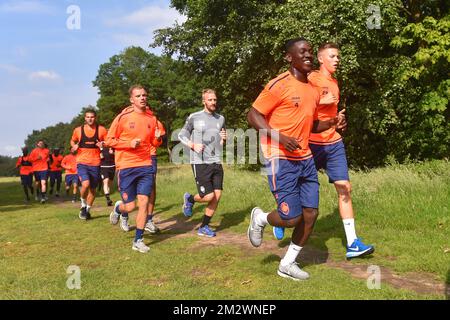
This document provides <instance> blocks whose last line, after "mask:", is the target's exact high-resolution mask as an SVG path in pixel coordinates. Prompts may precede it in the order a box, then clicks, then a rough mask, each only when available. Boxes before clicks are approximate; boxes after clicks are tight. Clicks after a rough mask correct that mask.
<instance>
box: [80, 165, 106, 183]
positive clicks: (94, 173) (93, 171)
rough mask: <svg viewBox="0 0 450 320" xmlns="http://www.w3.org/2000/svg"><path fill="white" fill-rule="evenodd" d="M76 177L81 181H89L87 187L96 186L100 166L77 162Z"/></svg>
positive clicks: (99, 178) (98, 179) (98, 180)
mask: <svg viewBox="0 0 450 320" xmlns="http://www.w3.org/2000/svg"><path fill="white" fill-rule="evenodd" d="M77 172H78V177H79V179H80V181H81V182H83V181H89V187H90V188H91V189H95V188H97V186H98V184H99V182H100V180H101V177H100V166H88V165H85V164H81V163H78V164H77Z"/></svg>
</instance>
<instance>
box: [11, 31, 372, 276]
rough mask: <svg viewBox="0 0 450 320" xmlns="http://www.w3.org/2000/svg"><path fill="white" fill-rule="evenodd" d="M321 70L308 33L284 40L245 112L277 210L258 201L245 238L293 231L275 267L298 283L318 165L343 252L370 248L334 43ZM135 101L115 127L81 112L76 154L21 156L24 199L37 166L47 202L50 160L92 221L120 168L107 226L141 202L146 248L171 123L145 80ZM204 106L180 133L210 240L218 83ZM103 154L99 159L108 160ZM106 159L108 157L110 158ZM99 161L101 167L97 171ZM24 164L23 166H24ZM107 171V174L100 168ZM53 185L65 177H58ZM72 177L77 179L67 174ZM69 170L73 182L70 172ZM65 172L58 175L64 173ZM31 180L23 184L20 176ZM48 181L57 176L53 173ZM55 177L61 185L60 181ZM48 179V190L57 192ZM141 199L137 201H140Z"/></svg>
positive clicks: (186, 208) (220, 122)
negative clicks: (350, 160)
mask: <svg viewBox="0 0 450 320" xmlns="http://www.w3.org/2000/svg"><path fill="white" fill-rule="evenodd" d="M317 58H318V61H319V63H320V69H319V70H316V71H313V69H312V67H313V60H314V56H313V49H312V46H311V45H310V44H309V42H308V41H307V40H305V39H303V38H296V39H291V40H289V41H288V42H287V44H286V60H287V61H288V62H289V64H290V67H289V70H288V71H286V72H284V73H282V74H280V75H279V76H277V77H276V78H274V79H272V80H271V81H269V83H268V84H267V85H266V86H265V88H264V90H263V91H262V92H261V93H260V94H259V96H258V97H257V99H256V100H255V101H254V103H253V105H252V108H251V109H250V111H249V112H248V114H247V120H248V123H249V124H250V125H251V126H252V127H253V128H255V129H256V130H259V131H260V132H266V134H261V135H260V145H261V149H262V152H263V154H264V158H265V159H266V163H265V168H266V170H267V177H268V183H269V187H270V190H271V192H272V194H273V196H274V198H275V201H276V203H277V209H276V210H273V211H271V212H264V211H263V210H262V209H261V208H258V207H257V208H254V209H253V210H252V211H251V213H250V224H249V227H248V232H247V235H248V238H249V240H250V243H251V244H252V245H253V246H255V247H259V246H260V245H261V244H262V240H263V233H264V228H265V227H266V226H267V225H270V226H272V227H273V233H274V235H275V237H276V238H277V239H278V240H281V239H283V238H284V234H285V228H293V232H292V237H291V242H290V245H289V247H288V249H287V252H286V254H285V256H284V257H283V258H282V259H281V261H280V264H279V267H278V274H279V275H280V276H282V277H286V278H290V279H293V280H305V279H308V278H309V274H308V273H307V272H305V271H303V270H301V269H300V267H299V266H298V263H297V257H298V255H299V253H300V251H301V250H302V248H303V247H304V246H305V244H306V243H307V240H308V238H309V237H310V235H311V233H312V231H313V227H314V224H315V222H316V220H317V217H318V207H319V182H318V174H317V170H319V169H322V168H323V169H325V172H326V174H327V175H328V178H329V182H330V183H333V184H334V186H335V189H336V191H337V194H338V206H339V212H340V216H341V218H342V222H343V226H344V231H345V235H346V239H347V252H346V257H347V258H349V259H351V258H355V257H361V256H365V255H368V254H371V253H372V252H374V247H373V246H372V245H366V244H364V243H363V242H362V240H361V239H360V238H358V237H357V236H356V231H355V221H354V211H353V208H352V200H351V184H350V181H349V175H348V166H347V159H346V154H345V147H344V144H343V141H342V137H341V135H340V134H339V132H338V131H339V130H344V129H345V127H346V119H345V115H344V112H345V110H342V111H341V112H338V103H339V87H338V83H337V81H336V79H335V78H334V77H333V74H334V73H335V72H336V70H337V68H338V66H339V60H340V57H339V48H338V47H337V45H335V44H333V43H325V44H323V45H321V46H320V47H319V49H318V52H317ZM129 96H130V106H128V107H126V108H125V109H123V110H122V112H121V113H120V114H119V115H118V116H117V117H116V118H115V119H114V121H113V122H112V124H111V126H110V128H109V130H106V128H105V127H103V126H101V125H99V124H97V122H96V113H95V111H93V110H88V111H86V112H85V124H84V125H82V126H80V127H78V128H76V129H75V130H74V132H73V135H72V139H71V142H70V143H71V154H69V155H67V156H66V157H64V158H63V157H62V156H61V155H59V153H58V152H55V150H54V151H53V153H52V155H50V153H49V151H48V149H46V148H45V146H44V145H43V142H42V141H40V142H38V147H37V148H36V149H34V150H33V151H32V152H31V153H30V155H28V153H27V152H26V151H27V150H24V156H22V157H21V158H19V162H20V164H19V162H18V165H20V166H21V176H22V182H23V184H24V191H25V193H26V195H27V197H28V189H30V192H31V193H33V188H32V187H31V188H29V186H30V184H29V183H28V180H29V177H30V175H29V172H30V171H27V170H31V171H33V172H34V175H35V177H36V184H37V185H38V184H39V187H40V196H41V201H42V202H45V199H46V181H47V177H46V171H47V163H48V160H49V157H51V159H52V160H51V161H50V175H52V172H61V170H58V169H60V168H64V169H66V188H68V187H67V186H69V187H70V186H73V188H74V189H73V190H74V195H75V194H76V187H77V186H78V184H80V185H81V187H80V199H81V209H80V212H79V218H80V219H82V220H89V219H90V218H91V214H90V210H91V207H92V205H93V203H94V200H95V190H96V187H97V185H98V184H99V183H100V180H102V179H101V178H100V177H102V178H103V187H104V191H105V196H106V199H107V204H108V205H112V201H111V199H110V198H109V190H110V187H111V182H112V180H113V179H114V169H117V184H118V190H119V192H120V195H121V200H120V201H117V202H116V203H115V204H114V208H113V210H112V212H111V213H110V218H109V220H110V223H111V224H112V225H117V224H119V226H120V228H121V229H122V230H123V231H126V232H128V231H130V226H129V222H128V220H129V214H130V213H131V212H132V211H133V210H134V209H135V208H136V206H137V207H138V212H137V215H136V229H135V230H136V231H135V232H136V233H135V238H134V240H133V243H132V249H133V250H136V251H139V252H142V253H146V252H148V251H149V247H148V246H147V245H146V244H145V243H144V241H143V235H144V232H145V231H147V232H149V233H152V234H155V233H158V232H159V231H160V230H159V228H158V227H157V226H156V225H155V223H154V222H153V216H154V206H155V198H156V174H157V158H156V149H157V148H158V147H159V146H160V145H161V143H162V140H163V136H164V135H165V129H164V126H163V124H162V123H161V122H160V121H159V120H158V119H157V118H156V116H155V114H154V113H153V111H152V110H151V109H150V107H149V106H148V103H147V91H146V89H145V88H144V87H142V86H140V85H135V86H132V87H131V88H130V90H129ZM202 103H203V109H202V110H201V111H198V112H195V113H193V114H191V115H189V117H188V118H187V120H186V122H185V125H184V127H183V128H182V130H181V131H180V133H179V135H178V138H179V140H180V142H181V143H182V144H184V145H185V146H186V148H188V150H189V153H190V164H191V167H192V172H193V175H194V179H195V182H196V186H197V192H194V193H190V192H186V193H185V194H184V195H183V205H182V211H183V214H184V215H185V216H186V217H191V216H192V215H193V206H194V205H195V203H204V204H206V208H205V212H204V215H203V219H202V222H201V225H200V226H199V228H198V231H197V233H198V235H200V236H206V237H214V236H216V233H215V231H214V230H212V229H211V227H210V221H211V219H212V217H213V215H214V213H215V212H216V210H217V207H218V204H219V201H220V199H221V196H222V190H223V179H224V171H223V167H222V164H221V162H222V149H223V146H224V144H225V142H226V140H227V131H226V127H225V118H224V117H223V116H222V115H220V114H218V113H217V95H216V92H215V91H214V90H212V89H205V90H203V92H202ZM102 159H103V161H104V162H103V164H102ZM105 159H106V160H105ZM101 165H103V169H101ZM22 170H23V171H22ZM102 170H104V171H102ZM53 175H54V177H55V181H56V183H57V194H58V192H59V185H60V181H61V177H60V174H53ZM72 175H76V177H77V178H76V179H75V180H71V179H72V178H70V177H71V176H72ZM68 177H69V179H68ZM58 179H59V180H58ZM25 180H26V183H25V182H24V181H25ZM51 181H52V180H51ZM58 181H59V184H58ZM53 185H54V184H52V183H51V186H50V188H51V190H53ZM136 202H137V203H136Z"/></svg>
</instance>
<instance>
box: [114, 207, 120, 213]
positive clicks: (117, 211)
mask: <svg viewBox="0 0 450 320" xmlns="http://www.w3.org/2000/svg"><path fill="white" fill-rule="evenodd" d="M119 207H120V206H117V207H116V208H115V209H114V210H115V212H116V213H117V214H122V212H120V209H119Z"/></svg>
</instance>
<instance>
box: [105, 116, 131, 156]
mask: <svg viewBox="0 0 450 320" xmlns="http://www.w3.org/2000/svg"><path fill="white" fill-rule="evenodd" d="M119 118H120V115H119V116H117V117H116V118H115V119H114V121H113V123H112V124H111V127H110V128H109V131H108V134H107V135H106V140H105V144H106V146H107V147H111V148H114V149H116V150H124V149H131V141H128V140H123V139H119V137H120V133H121V132H122V127H121V125H120V122H119Z"/></svg>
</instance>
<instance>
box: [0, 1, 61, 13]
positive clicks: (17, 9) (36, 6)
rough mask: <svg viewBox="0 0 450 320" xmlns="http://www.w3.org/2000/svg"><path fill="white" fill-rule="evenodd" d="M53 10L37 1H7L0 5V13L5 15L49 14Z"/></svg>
mask: <svg viewBox="0 0 450 320" xmlns="http://www.w3.org/2000/svg"><path fill="white" fill-rule="evenodd" d="M52 11H53V8H52V7H50V6H48V5H45V4H43V3H41V2H39V1H27V0H22V1H9V2H7V3H3V4H2V5H0V12H6V13H51V12H52Z"/></svg>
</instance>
